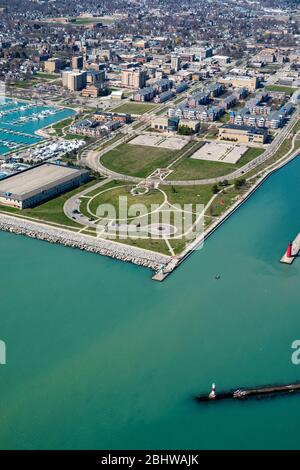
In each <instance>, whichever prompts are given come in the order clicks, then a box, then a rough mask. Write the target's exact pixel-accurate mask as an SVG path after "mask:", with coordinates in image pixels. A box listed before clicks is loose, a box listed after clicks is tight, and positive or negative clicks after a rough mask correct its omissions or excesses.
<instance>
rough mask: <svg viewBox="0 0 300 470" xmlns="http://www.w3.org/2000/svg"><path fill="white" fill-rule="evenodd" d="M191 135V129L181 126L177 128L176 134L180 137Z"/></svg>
mask: <svg viewBox="0 0 300 470" xmlns="http://www.w3.org/2000/svg"><path fill="white" fill-rule="evenodd" d="M193 133H194V131H193V129H191V128H190V127H189V126H184V125H182V126H179V127H178V134H180V135H192V134H193Z"/></svg>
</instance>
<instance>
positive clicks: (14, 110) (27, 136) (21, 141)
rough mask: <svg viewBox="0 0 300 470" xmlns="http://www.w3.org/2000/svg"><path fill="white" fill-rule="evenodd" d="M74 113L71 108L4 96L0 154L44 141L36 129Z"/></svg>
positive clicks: (1, 113) (0, 109) (0, 108)
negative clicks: (20, 100) (21, 100)
mask: <svg viewBox="0 0 300 470" xmlns="http://www.w3.org/2000/svg"><path fill="white" fill-rule="evenodd" d="M73 114H74V111H73V110H71V109H67V108H53V107H48V106H45V105H44V104H43V103H40V102H38V101H37V102H33V103H24V102H18V101H15V100H14V101H13V100H11V99H8V98H4V99H3V100H2V102H1V104H0V155H1V154H7V153H9V152H11V151H15V150H18V149H19V148H21V147H25V146H29V145H33V144H36V143H38V142H40V141H42V140H43V139H42V137H40V136H38V135H37V134H36V131H38V130H39V129H41V128H42V127H46V126H49V125H51V124H54V123H56V122H58V121H60V120H62V119H65V118H67V117H69V116H72V115H73Z"/></svg>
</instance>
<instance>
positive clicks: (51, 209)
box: [0, 179, 97, 228]
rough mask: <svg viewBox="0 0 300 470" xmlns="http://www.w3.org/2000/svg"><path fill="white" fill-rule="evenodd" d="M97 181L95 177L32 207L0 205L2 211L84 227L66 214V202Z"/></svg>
mask: <svg viewBox="0 0 300 470" xmlns="http://www.w3.org/2000/svg"><path fill="white" fill-rule="evenodd" d="M96 182H97V181H96V180H95V179H94V180H91V181H89V182H88V183H86V184H84V185H82V186H80V187H79V188H76V189H73V190H72V191H68V192H66V193H64V194H61V195H60V196H58V197H56V198H54V199H51V200H50V201H47V202H44V203H43V204H40V205H39V206H36V207H33V208H30V209H23V210H20V209H16V208H14V207H6V206H1V205H0V211H5V212H10V213H14V214H18V215H20V216H26V217H33V218H35V219H39V220H41V221H44V222H50V223H51V222H52V223H55V224H62V225H67V226H69V227H78V228H82V225H80V224H77V223H76V222H73V221H72V220H70V219H69V218H68V217H67V216H66V215H65V214H64V211H63V207H64V203H65V202H66V201H67V200H68V199H69V198H70V197H71V196H74V195H75V194H77V193H79V192H80V191H82V190H83V189H85V188H88V187H90V186H93V185H94V184H96Z"/></svg>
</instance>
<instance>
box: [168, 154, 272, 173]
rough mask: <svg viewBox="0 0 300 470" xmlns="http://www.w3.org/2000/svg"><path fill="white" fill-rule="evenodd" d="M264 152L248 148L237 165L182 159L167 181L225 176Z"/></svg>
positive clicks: (188, 158)
mask: <svg viewBox="0 0 300 470" xmlns="http://www.w3.org/2000/svg"><path fill="white" fill-rule="evenodd" d="M263 152H264V149H259V148H249V149H248V150H247V152H246V153H245V154H244V155H243V156H242V158H241V159H240V160H239V162H238V163H237V164H235V165H234V164H232V163H223V162H210V161H206V160H196V159H192V158H190V157H184V158H183V159H182V160H179V161H178V163H176V164H175V165H174V167H173V171H172V173H171V174H170V175H169V176H168V177H167V179H168V180H170V181H173V180H176V179H178V180H196V179H205V178H214V177H217V176H225V175H228V174H229V173H231V172H232V171H234V170H236V169H237V168H240V167H241V166H243V165H245V164H246V163H248V162H249V161H251V160H253V159H254V158H256V157H258V156H259V155H261V154H262V153H263Z"/></svg>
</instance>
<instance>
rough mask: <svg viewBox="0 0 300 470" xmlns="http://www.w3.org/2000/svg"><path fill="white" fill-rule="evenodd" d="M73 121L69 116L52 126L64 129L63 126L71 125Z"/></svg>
mask: <svg viewBox="0 0 300 470" xmlns="http://www.w3.org/2000/svg"><path fill="white" fill-rule="evenodd" d="M72 122H73V119H72V118H67V119H64V120H63V121H59V122H57V123H56V124H53V125H52V127H53V129H62V128H63V127H66V126H70V124H71V123H72Z"/></svg>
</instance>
